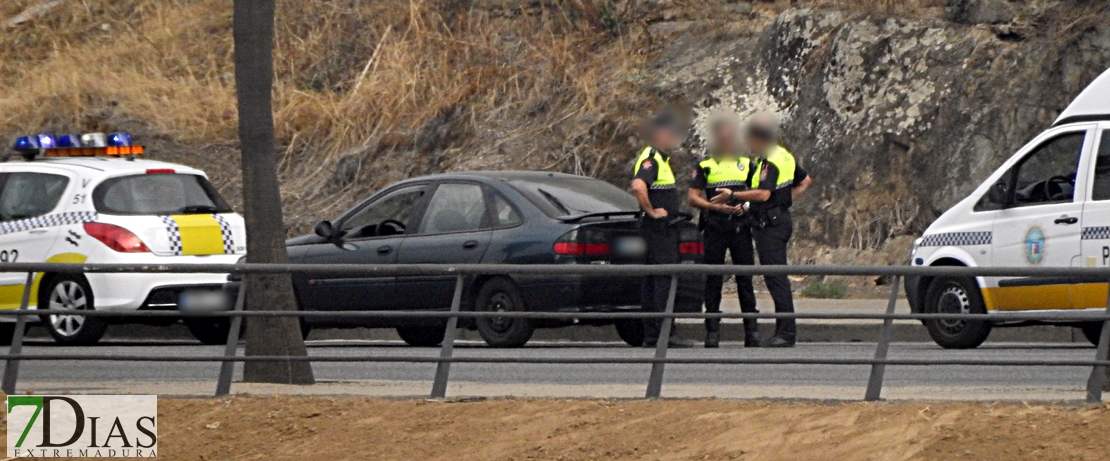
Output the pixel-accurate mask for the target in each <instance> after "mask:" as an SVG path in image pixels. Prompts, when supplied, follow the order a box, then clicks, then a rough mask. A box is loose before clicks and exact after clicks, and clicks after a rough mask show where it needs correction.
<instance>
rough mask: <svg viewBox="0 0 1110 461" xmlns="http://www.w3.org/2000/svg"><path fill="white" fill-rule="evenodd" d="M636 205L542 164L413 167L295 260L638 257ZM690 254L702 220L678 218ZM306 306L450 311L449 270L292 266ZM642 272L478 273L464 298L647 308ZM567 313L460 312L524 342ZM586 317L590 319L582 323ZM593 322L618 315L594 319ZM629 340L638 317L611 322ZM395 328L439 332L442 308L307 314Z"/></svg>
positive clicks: (435, 340) (509, 306)
mask: <svg viewBox="0 0 1110 461" xmlns="http://www.w3.org/2000/svg"><path fill="white" fill-rule="evenodd" d="M638 216H639V207H638V206H637V203H636V200H635V199H634V198H633V197H632V196H631V195H630V194H628V193H627V192H625V191H623V190H621V189H619V188H617V187H614V186H613V185H611V184H608V183H606V182H604V181H600V180H597V179H593V178H587V177H582V176H573V175H568V174H559V173H547V172H475V173H456V174H443V175H436V176H426V177H420V178H413V179H409V180H405V181H401V182H399V183H396V184H393V185H391V186H389V187H386V188H384V189H382V190H381V191H379V192H378V193H376V194H374V195H373V196H371V197H370V198H368V199H366V200H365V201H363V202H362V203H359V204H358V205H357V206H355V207H354V208H352V209H351V210H350V211H347V212H346V213H343V215H341V216H339V217H338V218H336V219H335V220H334V221H323V222H321V223H319V224H318V225H317V226H316V234H315V235H306V236H301V237H296V238H293V239H290V240H289V241H288V242H287V246H288V250H289V256H290V259H291V261H292V262H294V263H309V264H329V263H342V264H351V263H357V264H421V263H433V264H444V263H449V264H474V263H488V264H637V263H642V261H643V250H644V244H643V241H642V240H641V239H640V237H639V235H638V231H637V227H638ZM678 225H679V226H681V227H682V229H681V237H682V244H681V252H682V256H683V259H684V261H688V262H696V261H697V260H698V259H699V258H700V257H701V252H702V245H701V241H700V237H699V235H698V232H697V229H696V227H695V226H694V225H693V224H691V223H689V222H683V223H679V224H678ZM293 283H294V288H295V290H296V293H297V299H298V301H299V303H300V308H301V309H304V310H312V311H345V310H448V309H449V308H450V306H451V301H452V296H453V294H454V289H455V277H453V276H423V277H392V276H390V277H366V276H364V275H358V276H354V275H352V276H331V275H328V276H325V275H313V274H296V275H294V278H293ZM680 286H681V288H680V292H679V295H678V302H677V305H676V310H678V311H680V312H681V311H694V310H698V309H700V308H701V301H702V296H701V289H702V286H703V282H701V281H700V279H698V278H696V277H689V278H687V277H683V279H682V283H681V285H680ZM639 304H640V279H639V278H637V277H605V278H602V277H586V276H530V275H507V276H475V277H471V278H468V279H467V280H466V286H465V290H464V296H463V304H462V306H463V307H462V308H463V309H464V310H471V309H472V310H478V311H494V312H502V311H560V312H613V311H621V312H625V311H636V310H639V309H640V306H639ZM575 323H576V322H571V321H534V320H526V319H509V318H486V319H476V320H470V319H460V326H463V327H467V328H473V329H477V330H478V333H479V334H480V335H481V336H482V338H483V339H484V340H485V341H486V342H487V343H488V344H489V345H491V346H495V347H518V346H522V345H524V344H525V343H526V342H528V339H529V338H531V337H532V333H533V332H534V331H535V329H536V328H550V327H564V326H568V325H572V324H575ZM579 323H586V322H579ZM590 324H593V325H598V324H614V321H611V320H609V321H605V320H602V321H594V322H592V323H590ZM615 325H616V329H617V332H618V333H619V334H620V337H621V338H622V339H624V340H625V341H626V342H628V343H629V344H633V345H639V344H640V343H641V342H642V341H643V330H642V323H641V322H640V321H619V322H616V323H615ZM312 327H316V328H321V327H323V328H354V327H372V328H396V329H397V332H398V333H399V334H400V336H401V338H402V339H403V340H404V341H405V342H407V343H409V344H412V345H415V346H434V345H436V344H439V343H440V342H441V341H442V340H443V334H444V327H445V321H444V320H443V319H423V320H422V319H358V320H355V319H350V318H346V319H344V318H340V317H335V318H327V317H312V318H311V319H310V320H308V321H307V325H306V328H312Z"/></svg>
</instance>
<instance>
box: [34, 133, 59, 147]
mask: <svg viewBox="0 0 1110 461" xmlns="http://www.w3.org/2000/svg"><path fill="white" fill-rule="evenodd" d="M38 138H39V147H41V148H43V149H52V148H54V147H57V143H56V142H54V135H51V134H46V133H43V134H40V135H38Z"/></svg>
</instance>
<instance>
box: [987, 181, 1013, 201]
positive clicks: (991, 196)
mask: <svg viewBox="0 0 1110 461" xmlns="http://www.w3.org/2000/svg"><path fill="white" fill-rule="evenodd" d="M1006 189H1007V187H1006V184H1003V183H1001V182H997V183H995V184H994V185H993V186H991V188H990V190H988V191H987V200H990V201H991V202H992V203H996V204H999V205H1006V204H1007V203H1006V202H1007V200H1008V199H1009V194H1007V193H1006V192H1007V191H1006Z"/></svg>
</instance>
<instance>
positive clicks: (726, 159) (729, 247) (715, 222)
mask: <svg viewBox="0 0 1110 461" xmlns="http://www.w3.org/2000/svg"><path fill="white" fill-rule="evenodd" d="M738 130H739V122H738V120H736V117H735V116H734V115H731V114H718V115H716V116H714V117H713V118H712V119H711V120H710V123H709V149H708V151H709V154H708V155H707V156H706V158H705V159H704V160H702V161H701V162H699V163H698V166H697V168H695V169H694V175H693V180H692V181H691V182H690V189H689V190H688V191H687V198H688V201H689V203H690V206H693V207H694V208H699V209H701V210H702V213H701V219H699V220H698V223H699V224H700V226H701V228H702V230H703V236H704V238H703V240H704V242H705V255H704V262H705V263H706V264H724V263H725V252H728V253H731V256H732V263H733V264H745V265H754V264H755V251H754V250H753V249H752V233H751V226H749V224H748V217H747V216H744V215H743V213H744V209H743V205H742V204H741V203H740V202H739V201H737V200H735V199H729V200H727V201H724V202H721V200H720V199H719V200H718V201H719V202H721V203H713V202H711V201H710V200H709V198H710V197H715V196H717V195H719V194H725V197H728V195H730V194H731V193H732V192H738V191H743V190H747V189H748V186H747V181H748V175H749V174H750V173H751V159H750V158H748V157H747V156H742V155H740V154H739V151H740V142H739V136H738V135H739V132H738ZM721 189H723V190H727V192H724V191H723V190H722V191H721V192H718V190H721ZM723 285H724V277H722V276H719V275H717V276H709V277H707V278H706V281H705V311H706V312H720V311H721V288H722V287H723ZM736 294H737V296H738V297H739V298H740V310H741V311H742V312H758V311H756V309H755V306H756V301H755V292H754V291H753V290H752V278H751V277H750V276H736ZM720 331H721V320H720V319H706V320H705V347H708V348H715V347H718V346H719V345H720V339H721V337H720ZM744 347H759V323H758V321H757V320H756V319H744Z"/></svg>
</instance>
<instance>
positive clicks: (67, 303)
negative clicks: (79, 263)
mask: <svg viewBox="0 0 1110 461" xmlns="http://www.w3.org/2000/svg"><path fill="white" fill-rule="evenodd" d="M45 288H46V289H45V290H40V291H39V307H40V308H41V307H42V306H46V308H48V309H51V310H71V311H85V310H93V309H95V307H94V306H95V299H94V298H93V292H92V288H89V282H87V281H86V280H85V278H84V277H82V276H80V275H70V274H63V275H58V276H56V277H54V278H53V279H51V280H50V282H49V283H48V284H47V286H46V287H45ZM42 321H43V323H44V324H45V325H46V328H47V329H48V330H49V331H50V336H53V337H54V341H55V342H57V343H58V344H61V345H65V346H88V345H92V344H96V342H97V341H100V338H101V337H103V336H104V332H105V331H107V330H108V322H105V321H104V319H101V318H97V317H84V316H77V315H44V316H42Z"/></svg>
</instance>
